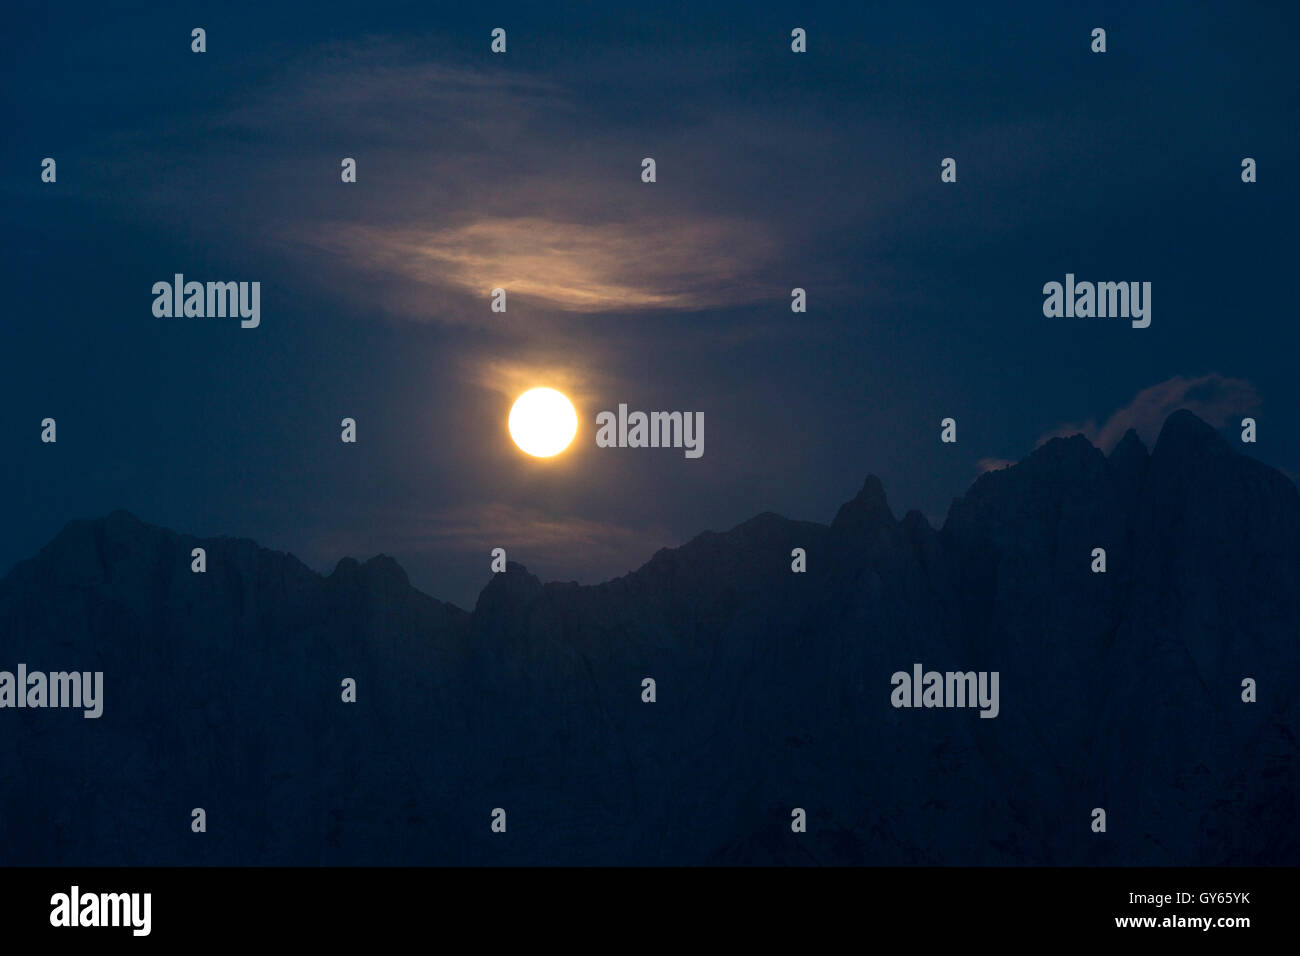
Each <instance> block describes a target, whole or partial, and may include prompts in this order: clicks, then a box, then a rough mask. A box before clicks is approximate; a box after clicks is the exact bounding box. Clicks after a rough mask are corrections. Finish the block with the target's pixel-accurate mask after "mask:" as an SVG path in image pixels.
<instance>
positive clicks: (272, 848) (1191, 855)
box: [0, 412, 1300, 865]
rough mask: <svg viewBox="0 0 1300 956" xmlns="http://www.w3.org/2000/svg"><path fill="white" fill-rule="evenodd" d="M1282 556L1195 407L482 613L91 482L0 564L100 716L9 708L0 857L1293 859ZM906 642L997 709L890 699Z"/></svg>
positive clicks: (15, 657)
mask: <svg viewBox="0 0 1300 956" xmlns="http://www.w3.org/2000/svg"><path fill="white" fill-rule="evenodd" d="M195 547H203V548H205V549H206V551H207V572H206V573H205V574H194V573H192V572H191V570H190V562H191V556H190V555H191V549H193V548H195ZM796 547H798V548H803V549H805V551H806V553H807V568H808V570H807V572H806V573H803V574H795V573H792V572H791V560H792V558H791V551H792V549H794V548H796ZM1095 548H1104V549H1105V552H1106V567H1107V570H1106V573H1104V574H1096V573H1093V572H1092V571H1091V565H1092V563H1093V560H1094V558H1093V550H1094V549H1095ZM1298 580H1300V496H1298V495H1297V491H1296V488H1295V486H1294V485H1293V484H1292V483H1291V482H1290V481H1289V480H1288V479H1286V478H1285V477H1283V476H1282V475H1281V474H1279V473H1278V472H1276V471H1274V470H1273V469H1270V468H1268V467H1266V466H1264V465H1262V464H1260V463H1259V462H1257V461H1254V460H1252V459H1250V458H1247V457H1244V456H1242V455H1240V454H1238V453H1236V452H1235V451H1234V450H1233V449H1232V448H1231V447H1230V446H1229V445H1228V444H1227V443H1225V442H1224V441H1223V440H1222V439H1221V438H1220V437H1219V436H1218V435H1217V434H1216V433H1215V432H1214V431H1213V430H1212V429H1210V428H1209V427H1208V426H1206V425H1205V424H1204V423H1203V422H1201V421H1200V420H1199V419H1197V418H1196V417H1195V416H1193V415H1191V414H1190V413H1186V412H1178V413H1175V414H1174V415H1172V416H1171V417H1170V418H1169V420H1168V421H1167V422H1166V424H1165V427H1164V429H1163V431H1162V432H1161V434H1160V437H1159V439H1158V440H1157V442H1156V444H1155V447H1154V448H1153V449H1152V450H1151V451H1150V453H1148V451H1147V449H1146V448H1144V447H1143V445H1142V443H1141V442H1140V441H1139V440H1138V438H1137V436H1136V435H1134V434H1132V433H1130V434H1129V435H1127V436H1125V438H1124V439H1123V441H1121V442H1120V444H1119V445H1118V446H1117V447H1116V448H1115V450H1114V451H1113V452H1112V453H1111V455H1110V456H1109V457H1107V456H1105V455H1103V454H1102V453H1101V452H1100V451H1099V450H1098V449H1096V448H1095V447H1093V446H1092V445H1091V444H1090V443H1089V442H1088V441H1087V440H1085V439H1084V438H1082V437H1081V436H1075V437H1073V438H1068V439H1054V440H1052V441H1050V442H1048V443H1046V444H1045V445H1043V446H1042V447H1040V448H1039V449H1038V450H1036V451H1035V452H1034V453H1033V454H1032V455H1031V456H1029V457H1028V458H1027V459H1026V460H1024V461H1022V462H1021V463H1019V464H1018V465H1015V466H1012V467H1010V468H1007V469H1003V470H1001V471H997V472H992V473H989V474H986V475H984V476H983V477H981V478H980V479H979V480H978V481H976V482H975V484H974V485H973V486H972V487H971V489H970V490H969V491H968V492H967V493H966V495H965V496H964V497H963V498H961V499H960V500H958V501H956V502H954V504H953V507H952V509H951V512H950V514H949V516H948V519H947V521H946V522H945V524H944V526H943V528H942V529H939V530H936V529H933V528H931V527H930V526H929V525H928V523H927V522H926V521H925V519H924V518H923V517H922V516H920V515H919V514H917V513H909V514H908V515H906V516H904V517H903V518H902V519H901V520H900V519H898V518H896V517H895V516H894V514H893V512H892V511H891V509H890V507H889V504H888V501H887V500H886V496H885V491H884V489H883V487H882V486H881V484H880V482H879V480H878V479H876V478H875V477H874V476H873V477H870V478H868V479H867V481H866V483H865V484H864V486H863V487H862V490H861V491H860V492H859V493H858V494H857V495H856V496H855V497H854V498H853V499H852V500H851V501H849V502H847V503H846V504H844V505H843V506H842V507H841V508H840V509H839V512H838V514H837V515H836V516H835V518H834V520H833V521H832V523H831V524H830V525H829V526H827V525H821V524H815V523H811V522H801V521H790V520H787V519H785V518H781V517H779V516H777V515H773V514H763V515H759V516H758V517H756V518H753V519H751V520H750V521H747V522H745V523H744V524H741V525H739V526H738V527H736V528H733V529H732V530H730V531H728V532H726V533H724V534H716V533H712V532H706V533H704V534H701V535H700V536H698V537H696V538H695V539H693V540H692V541H690V542H689V543H687V544H686V545H683V546H682V547H680V548H675V549H665V550H662V551H660V552H659V553H657V554H656V555H655V556H654V557H653V558H652V559H651V560H650V561H649V562H648V563H647V564H646V565H645V566H643V567H642V568H641V569H640V570H638V571H635V572H633V573H631V574H628V575H626V576H624V577H621V578H618V579H615V580H612V581H608V582H606V583H604V584H600V585H596V586H592V587H580V586H578V585H575V584H543V583H542V582H540V581H539V580H538V579H537V578H536V577H534V576H533V575H531V574H529V573H528V572H527V570H526V569H524V568H523V567H521V566H519V565H517V564H511V565H509V566H508V568H507V570H506V571H505V572H504V573H502V574H497V575H493V576H492V578H491V580H490V581H489V583H488V584H487V586H486V587H485V588H484V590H483V592H482V594H481V595H480V597H479V599H478V602H477V604H476V606H475V608H474V610H473V612H472V613H470V612H465V611H462V610H460V609H458V608H455V607H453V606H451V605H448V604H444V603H441V602H439V601H436V600H434V599H432V598H430V597H428V596H426V595H424V594H422V593H420V592H419V591H417V590H415V589H414V588H412V587H411V585H410V583H409V582H408V580H407V578H406V575H405V573H404V572H403V571H402V569H401V568H400V567H399V566H398V565H397V564H396V562H394V561H393V560H392V559H390V558H386V557H382V556H381V557H378V558H373V559H371V560H370V561H367V562H365V563H364V564H362V563H358V562H357V561H354V560H352V559H350V558H345V559H344V560H342V561H340V562H339V564H338V567H337V568H336V569H335V570H334V572H333V573H332V574H330V575H329V576H321V575H318V574H316V573H314V572H313V571H311V570H310V569H308V568H307V567H305V566H304V565H303V564H301V563H300V562H299V561H298V560H297V559H295V558H293V557H292V556H290V555H286V554H281V553H277V552H272V551H267V550H265V549H262V548H259V547H257V546H256V545H255V544H253V543H252V542H249V541H242V540H235V539H227V538H222V539H214V540H199V539H196V538H192V537H188V536H184V535H177V534H174V533H172V532H170V531H166V530H163V529H160V528H156V527H152V526H149V525H146V524H144V523H142V522H140V521H138V520H136V519H135V518H133V517H132V516H130V515H128V514H126V513H125V512H115V513H114V514H111V515H109V516H108V517H106V518H102V519H99V520H95V521H75V522H72V523H70V524H69V525H68V526H67V527H66V528H65V529H64V530H63V531H62V532H61V533H60V534H59V535H58V536H57V537H56V538H55V539H54V540H53V541H52V542H51V543H50V544H49V545H48V546H47V547H46V548H45V549H44V550H43V551H41V553H40V554H38V555H37V556H36V557H34V558H32V559H31V560H29V561H26V562H24V563H22V564H20V565H18V566H17V567H16V568H14V570H13V571H12V572H11V573H10V574H9V575H8V576H7V577H6V578H5V579H4V580H3V581H0V648H3V653H2V654H0V669H2V670H9V671H13V670H14V669H15V668H16V666H17V665H18V664H19V663H24V664H26V665H27V667H28V668H29V669H30V670H40V671H56V670H74V669H75V670H80V671H103V672H104V713H103V716H102V717H101V718H99V719H98V720H87V719H84V718H83V717H82V716H81V712H80V711H77V710H52V709H44V710H41V709H0V779H3V780H4V781H5V783H4V786H3V787H0V863H4V864H77V865H91V864H107V865H115V864H164V865H166V864H211V863H220V864H315V863H330V864H376V863H439V864H483V863H487V864H491V863H505V864H621V863H646V864H695V863H721V864H755V863H757V864H769V863H771V864H775V863H781V864H788V863H794V864H817V863H832V864H856V863H869V864H928V863H941V864H1044V863H1046V864H1091V863H1096V864H1103V863H1105V864H1155V865H1159V864H1205V865H1214V864H1237V863H1240V864H1247V863H1254V864H1258V863H1286V864H1295V863H1300V836H1298V834H1300V827H1297V820H1296V817H1297V808H1298V807H1300V779H1298V773H1300V771H1298V770H1297V763H1296V737H1297V733H1300V703H1298V701H1297V695H1296V688H1297V687H1298V686H1300V680H1298V678H1300V654H1298V653H1297V634H1298V633H1300V589H1298V588H1297V581H1298ZM918 662H919V663H921V664H922V665H924V667H925V669H926V670H937V671H997V672H998V673H999V675H1000V680H999V687H1000V694H999V698H1000V699H999V713H998V716H997V717H996V718H993V719H986V718H981V717H980V716H979V711H978V709H977V708H967V709H962V708H895V707H894V706H892V705H891V691H892V689H893V688H892V685H891V675H892V674H893V673H894V672H895V671H905V672H909V673H910V671H911V669H912V665H913V664H914V663H918ZM1248 677H1249V678H1254V679H1255V680H1256V681H1257V682H1258V698H1259V699H1258V702H1257V703H1244V702H1243V701H1242V699H1241V694H1242V681H1243V679H1245V678H1248ZM345 678H353V679H354V680H355V681H356V685H357V701H356V703H354V704H345V703H343V702H342V700H341V683H342V681H343V680H344V679H345ZM645 678H653V679H654V681H655V691H656V697H657V699H656V701H655V702H654V703H644V702H643V701H642V693H643V689H642V688H643V684H642V682H643V680H644V679H645ZM195 807H202V808H204V809H205V810H206V812H207V822H208V832H206V833H203V834H195V833H192V832H191V831H190V819H191V818H190V812H191V810H192V809H193V808H195ZM496 807H501V808H504V809H505V810H506V811H507V832H506V833H505V834H494V833H492V832H491V830H490V822H491V813H492V810H493V808H496ZM795 807H802V808H804V809H805V810H806V811H807V816H808V832H807V833H802V834H795V833H792V832H791V829H790V820H791V810H792V809H793V808H795ZM1094 807H1101V808H1104V809H1105V810H1106V813H1107V832H1106V833H1104V834H1099V833H1093V832H1092V831H1091V829H1090V823H1091V819H1092V817H1091V812H1092V810H1093V808H1094Z"/></svg>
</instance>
